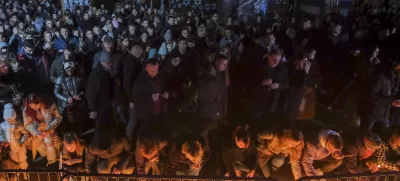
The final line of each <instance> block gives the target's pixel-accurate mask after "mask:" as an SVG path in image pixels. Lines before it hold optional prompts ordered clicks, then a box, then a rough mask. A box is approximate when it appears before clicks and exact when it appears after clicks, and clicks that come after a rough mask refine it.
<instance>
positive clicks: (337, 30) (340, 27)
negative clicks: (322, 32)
mask: <svg viewBox="0 0 400 181" xmlns="http://www.w3.org/2000/svg"><path fill="white" fill-rule="evenodd" d="M341 32H342V26H340V25H336V26H335V27H334V28H333V34H335V35H340V33H341Z"/></svg>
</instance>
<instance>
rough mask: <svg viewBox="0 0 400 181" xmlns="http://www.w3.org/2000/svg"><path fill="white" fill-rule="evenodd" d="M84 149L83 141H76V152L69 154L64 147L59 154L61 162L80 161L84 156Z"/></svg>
mask: <svg viewBox="0 0 400 181" xmlns="http://www.w3.org/2000/svg"><path fill="white" fill-rule="evenodd" d="M85 149H86V143H85V141H84V140H78V142H77V143H76V150H75V152H73V153H71V152H69V151H68V150H67V149H66V147H65V146H64V147H63V149H62V152H61V155H62V159H63V160H70V159H82V162H83V161H84V160H83V156H84V154H85Z"/></svg>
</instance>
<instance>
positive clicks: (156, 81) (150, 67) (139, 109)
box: [128, 59, 169, 130]
mask: <svg viewBox="0 0 400 181" xmlns="http://www.w3.org/2000/svg"><path fill="white" fill-rule="evenodd" d="M168 97H169V94H168V92H167V90H166V88H165V82H164V79H163V76H162V75H161V74H159V64H158V61H157V59H149V60H147V61H146V62H145V64H144V69H143V71H142V72H141V73H140V74H139V76H138V77H137V78H136V80H135V82H134V84H133V88H132V94H131V107H132V106H133V107H134V108H135V111H136V117H137V121H136V122H135V123H132V126H131V127H130V126H128V127H130V128H131V129H132V130H134V129H135V125H136V124H137V123H139V124H141V125H148V124H151V123H152V122H153V121H154V120H155V119H157V117H158V116H160V115H161V114H162V112H163V108H164V104H165V103H166V101H167V100H168Z"/></svg>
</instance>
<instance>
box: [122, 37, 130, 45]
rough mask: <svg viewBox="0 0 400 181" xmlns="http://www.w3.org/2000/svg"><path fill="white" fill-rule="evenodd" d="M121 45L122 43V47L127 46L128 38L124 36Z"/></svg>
mask: <svg viewBox="0 0 400 181" xmlns="http://www.w3.org/2000/svg"><path fill="white" fill-rule="evenodd" d="M122 45H123V46H124V47H129V40H128V38H125V39H124V40H123V41H122Z"/></svg>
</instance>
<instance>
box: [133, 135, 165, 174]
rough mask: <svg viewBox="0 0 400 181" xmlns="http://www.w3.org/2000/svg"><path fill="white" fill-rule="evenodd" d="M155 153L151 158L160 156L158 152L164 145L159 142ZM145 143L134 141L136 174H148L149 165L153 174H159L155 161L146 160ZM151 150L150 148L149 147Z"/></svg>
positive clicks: (155, 158)
mask: <svg viewBox="0 0 400 181" xmlns="http://www.w3.org/2000/svg"><path fill="white" fill-rule="evenodd" d="M155 149H157V151H156V154H155V155H152V156H153V157H152V158H151V159H154V160H157V159H158V157H159V156H160V152H161V151H162V149H164V147H163V146H162V145H161V144H159V145H158V146H157V148H155ZM145 150H146V149H145V145H144V144H143V143H140V142H139V141H137V142H136V151H135V160H136V172H137V174H138V175H146V174H148V170H149V168H150V167H152V168H153V175H159V174H160V170H159V168H158V166H157V161H154V160H148V159H147V158H146V157H145V154H146V152H145ZM149 150H151V149H149Z"/></svg>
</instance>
